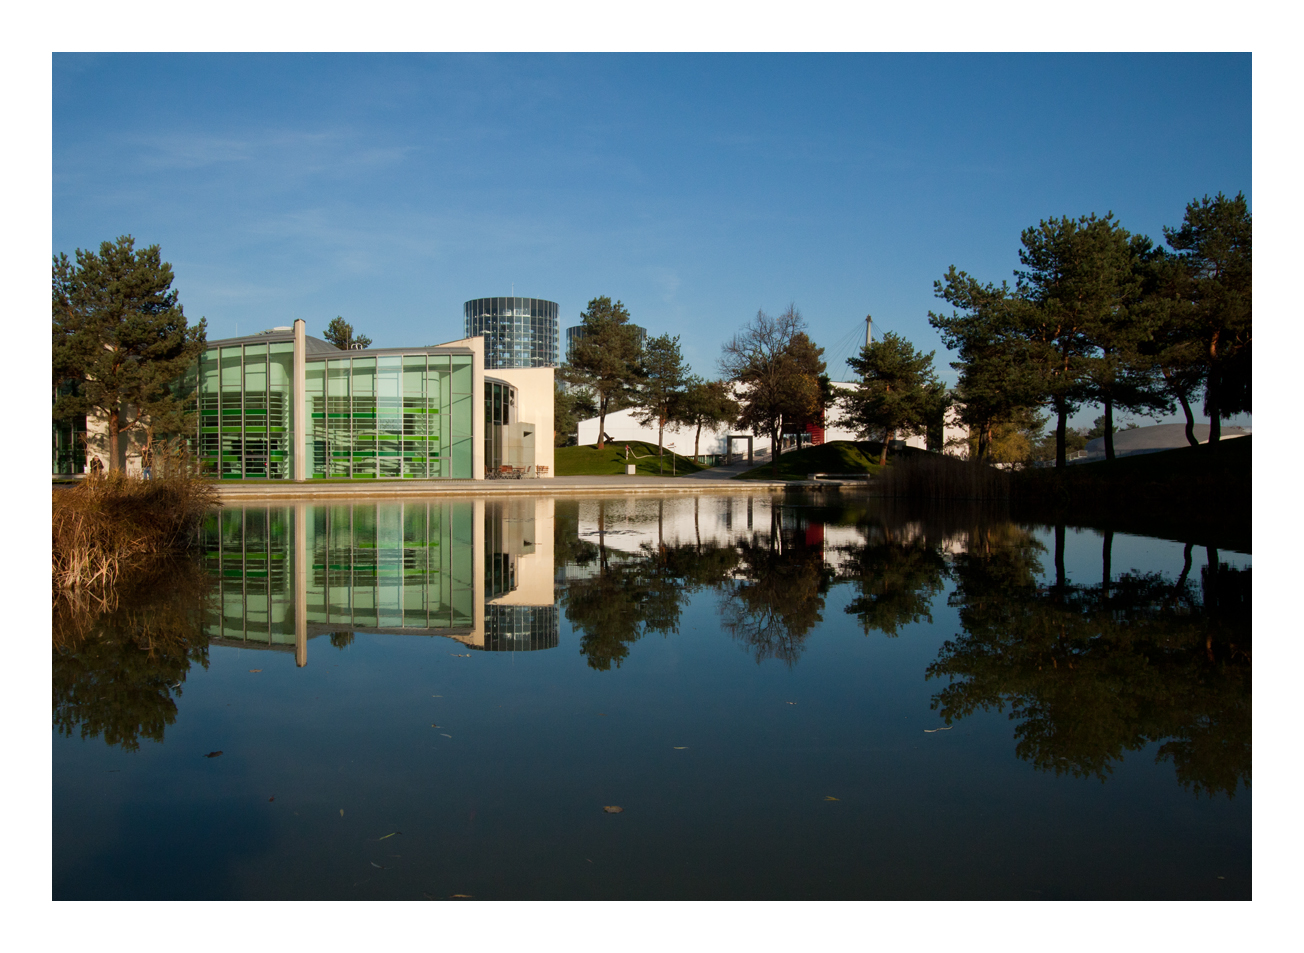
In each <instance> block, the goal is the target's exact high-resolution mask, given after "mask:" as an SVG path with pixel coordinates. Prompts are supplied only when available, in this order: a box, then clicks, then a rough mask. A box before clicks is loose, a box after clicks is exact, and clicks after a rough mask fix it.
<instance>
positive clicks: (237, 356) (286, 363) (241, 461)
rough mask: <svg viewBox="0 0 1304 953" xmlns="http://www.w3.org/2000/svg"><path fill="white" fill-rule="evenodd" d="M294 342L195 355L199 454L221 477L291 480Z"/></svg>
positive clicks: (214, 349) (211, 469)
mask: <svg viewBox="0 0 1304 953" xmlns="http://www.w3.org/2000/svg"><path fill="white" fill-rule="evenodd" d="M293 381H294V343H293V342H291V341H279V342H271V343H268V344H244V345H235V346H234V347H223V348H211V349H210V350H208V351H205V352H204V353H203V355H201V356H200V359H199V442H198V446H199V459H200V463H201V464H202V465H203V466H204V468H205V469H206V470H208V471H209V472H211V473H215V474H216V475H218V476H220V477H221V478H222V479H226V480H239V479H271V480H288V479H292V478H293V476H294V473H293V452H294V450H293V447H294V418H293V412H294V410H293V400H292V397H291V394H292V390H293Z"/></svg>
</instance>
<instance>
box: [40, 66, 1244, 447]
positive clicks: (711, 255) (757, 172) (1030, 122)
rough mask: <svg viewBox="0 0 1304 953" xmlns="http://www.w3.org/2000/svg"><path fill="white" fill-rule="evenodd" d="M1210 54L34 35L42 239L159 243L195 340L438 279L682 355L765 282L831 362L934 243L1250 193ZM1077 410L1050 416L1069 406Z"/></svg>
mask: <svg viewBox="0 0 1304 953" xmlns="http://www.w3.org/2000/svg"><path fill="white" fill-rule="evenodd" d="M1251 119H1252V113H1251V61H1250V56H1249V55H1248V54H1237V55H1222V54H1219V55H1174V54H1160V55H1119V54H1114V55H1099V56H1096V55H1045V56H1042V55H1011V56H998V55H983V54H972V55H950V56H946V55H937V56H933V55H929V56H922V55H921V56H916V55H897V54H892V55H721V56H703V55H668V56H659V55H631V56H618V55H610V56H609V55H571V56H523V55H507V56H495V55H447V56H407V55H404V56H362V55H338V56H309V55H239V56H217V55H195V56H171V55H167V56H165V55H141V56H137V55H105V56H82V55H63V54H59V55H55V56H54V59H53V228H52V234H53V248H52V251H53V252H56V253H57V252H60V251H62V252H67V253H69V254H71V253H72V251H73V249H74V248H77V247H92V246H96V245H98V243H99V242H101V241H103V240H105V239H111V238H114V237H116V236H118V235H121V234H124V233H130V234H132V235H134V236H135V237H136V239H137V241H138V242H139V243H144V244H153V243H157V244H159V245H161V246H162V250H163V254H164V257H165V258H166V259H167V260H168V261H170V262H172V264H173V266H174V269H175V271H176V287H177V288H178V290H179V292H180V294H181V300H182V303H183V305H184V306H185V309H186V313H187V315H189V316H191V317H192V318H198V317H200V316H205V317H207V319H208V323H209V337H210V338H220V337H228V336H231V335H234V334H236V333H237V332H239V333H248V332H250V331H256V330H262V329H263V328H267V327H271V326H273V325H278V324H286V323H289V321H290V320H292V319H293V318H303V319H305V320H306V321H307V322H308V329H309V333H313V334H320V333H321V331H322V330H323V329H324V327H325V325H326V323H327V322H328V321H329V320H330V319H331V318H333V317H334V316H335V315H337V314H340V315H343V316H344V317H345V318H346V319H348V320H349V321H350V322H352V323H353V324H354V326H355V327H356V328H358V329H359V330H361V331H363V332H365V333H367V334H369V335H370V336H371V337H372V338H374V339H375V341H376V343H377V344H379V345H403V344H432V343H437V342H442V341H446V340H451V339H453V338H457V337H459V336H461V334H462V318H461V314H462V310H461V306H462V302H463V301H464V300H466V299H468V298H473V297H482V296H491V295H505V294H509V293H510V292H511V289H512V288H513V286H514V288H515V291H516V293H517V294H521V295H530V296H535V297H540V298H549V299H551V300H554V301H557V302H559V303H560V305H561V313H562V326H563V327H566V326H569V325H571V324H575V323H578V319H579V314H580V312H581V311H582V310H583V308H584V306H585V304H586V303H587V301H588V300H589V299H590V298H592V297H594V296H596V295H610V296H611V297H613V298H620V299H621V300H623V301H624V303H625V304H626V306H627V307H628V308H629V310H630V311H631V313H632V314H633V316H634V320H635V321H636V322H637V323H639V324H641V325H643V326H645V327H646V328H648V330H649V332H650V333H652V334H659V333H664V332H669V333H671V334H678V335H680V336H681V344H682V347H683V351H684V354H685V357H686V358H687V359H688V361H689V362H690V363H691V364H692V366H693V369H694V370H695V371H697V372H699V373H702V374H704V375H707V376H713V375H714V374H715V373H716V360H717V358H718V355H719V352H720V346H721V344H722V343H723V342H724V341H725V340H726V339H728V337H729V336H730V335H732V334H733V333H734V332H735V331H736V330H738V329H739V328H741V327H742V326H743V325H744V324H745V323H746V322H747V321H748V320H750V319H751V318H752V317H753V316H754V315H755V313H756V311H757V309H758V308H764V309H765V310H767V311H770V312H772V313H773V312H777V311H780V310H782V309H783V308H784V307H785V306H786V305H787V304H788V303H789V302H795V303H796V305H797V307H798V308H799V309H800V310H801V312H802V314H803V315H804V316H805V318H806V319H807V321H808V323H809V326H810V331H811V334H812V336H813V337H814V339H815V340H816V342H817V343H818V344H820V345H822V346H823V347H824V348H825V349H826V357H827V358H828V359H829V364H830V373H831V374H832V375H833V376H834V377H835V378H836V377H846V376H847V372H846V368H845V365H843V364H842V363H841V361H842V359H843V358H845V356H846V355H847V353H849V352H850V350H851V348H852V347H853V346H854V344H855V343H856V337H857V335H858V334H863V326H864V325H863V319H864V316H865V315H866V314H867V313H872V314H873V315H874V319H875V327H876V329H879V330H893V331H896V332H898V333H900V334H902V335H904V336H905V337H907V338H909V339H910V340H911V341H913V342H914V343H915V344H916V345H917V346H919V347H920V348H922V349H924V350H932V349H937V351H938V359H937V363H938V367H939V371H940V372H941V373H942V375H943V377H944V378H946V379H947V380H949V381H953V380H954V371H952V370H951V369H950V368H949V367H948V366H947V362H948V360H949V359H950V358H949V356H948V355H947V354H946V352H945V351H944V350H943V349H942V347H941V343H940V341H939V340H938V338H937V335H936V333H935V332H934V331H933V330H932V329H931V328H930V327H929V326H928V323H927V315H928V311H929V310H930V309H932V310H938V309H940V308H943V307H944V303H943V302H940V301H939V300H937V299H936V298H934V297H933V288H932V285H933V281H934V280H935V279H937V278H938V277H940V276H941V275H942V273H943V272H944V271H945V270H946V268H947V266H948V265H951V264H955V265H956V266H957V267H959V268H962V269H964V270H967V271H969V272H970V273H972V274H975V275H976V276H978V277H980V278H982V279H984V280H996V281H999V280H1001V279H1006V278H1010V277H1011V272H1012V270H1013V269H1014V268H1015V267H1017V264H1018V260H1017V251H1018V242H1019V233H1020V231H1021V230H1022V229H1023V228H1026V227H1028V226H1030V225H1034V224H1036V223H1037V222H1038V221H1039V220H1041V219H1043V218H1047V217H1057V216H1060V215H1071V216H1077V215H1082V214H1086V213H1090V212H1096V213H1099V214H1103V213H1105V212H1107V211H1111V210H1112V211H1113V212H1114V213H1115V214H1116V215H1117V216H1118V218H1119V219H1120V220H1121V222H1122V223H1123V225H1124V226H1125V227H1126V228H1128V229H1130V230H1132V231H1134V232H1143V233H1145V234H1148V235H1150V236H1151V237H1152V238H1154V239H1156V240H1161V239H1162V228H1163V226H1165V225H1170V226H1172V225H1177V224H1178V223H1180V221H1181V218H1182V213H1183V209H1184V208H1185V205H1186V203H1187V202H1189V201H1190V200H1192V199H1193V198H1196V197H1198V196H1201V195H1204V194H1206V193H1209V194H1213V193H1216V192H1218V191H1220V190H1221V191H1223V192H1226V193H1228V194H1235V193H1236V192H1238V191H1244V192H1245V194H1246V196H1247V197H1248V198H1249V199H1250V200H1251V207H1252V202H1253V193H1252V190H1251ZM1095 413H1096V411H1094V410H1092V411H1086V412H1084V413H1083V414H1080V415H1079V420H1083V419H1085V421H1086V422H1089V421H1090V419H1091V417H1092V416H1094V415H1095Z"/></svg>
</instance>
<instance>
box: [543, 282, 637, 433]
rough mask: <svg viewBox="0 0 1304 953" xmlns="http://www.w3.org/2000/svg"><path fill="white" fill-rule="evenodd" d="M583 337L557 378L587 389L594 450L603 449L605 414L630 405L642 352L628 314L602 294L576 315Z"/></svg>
mask: <svg viewBox="0 0 1304 953" xmlns="http://www.w3.org/2000/svg"><path fill="white" fill-rule="evenodd" d="M580 326H581V327H582V328H583V329H584V333H583V335H582V336H581V337H580V339H579V340H578V341H576V342H575V345H574V347H573V348H572V349H571V355H570V359H569V360H568V361H567V363H566V364H565V365H564V366H563V367H562V371H561V374H560V375H559V376H560V377H561V378H562V380H564V381H566V382H567V383H568V384H575V385H578V386H580V387H585V388H587V389H588V390H590V391H591V392H592V393H593V395H594V397H595V398H596V400H597V402H598V445H597V446H598V449H599V450H601V449H602V448H603V447H605V446H606V438H607V431H606V427H607V414H609V413H612V412H614V411H616V410H619V409H620V408H621V407H626V406H629V404H631V403H632V402H633V401H634V399H635V397H636V395H637V394H638V386H639V383H640V382H641V381H642V379H643V363H642V361H643V353H642V348H641V347H640V346H639V334H638V329H637V328H635V327H634V326H633V325H632V324H630V323H629V311H627V310H626V309H625V306H624V305H623V304H622V303H621V302H619V301H617V302H616V303H615V304H612V303H611V299H610V298H608V297H606V296H605V295H604V296H602V297H599V298H594V299H593V300H591V301H590V302H589V306H588V307H587V308H585V309H584V311H583V312H581V314H580Z"/></svg>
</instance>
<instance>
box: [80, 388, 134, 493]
mask: <svg viewBox="0 0 1304 953" xmlns="http://www.w3.org/2000/svg"><path fill="white" fill-rule="evenodd" d="M135 414H136V408H135V407H134V406H132V405H130V404H128V405H127V406H126V407H125V408H124V409H123V412H122V415H123V417H124V418H125V419H130V418H131V417H134V416H135ZM144 449H145V431H144V430H143V429H141V428H139V427H136V428H133V429H132V430H129V431H127V432H126V433H121V434H118V467H119V468H120V469H122V470H123V471H125V472H126V473H130V474H133V475H136V476H139V475H140V472H141V471H140V460H141V455H142V453H143V451H144ZM92 457H99V460H100V463H101V464H102V465H103V466H104V469H105V471H108V469H109V418H108V417H107V416H105V415H104V414H102V413H101V414H87V415H86V463H87V465H89V464H90V462H91V458H92Z"/></svg>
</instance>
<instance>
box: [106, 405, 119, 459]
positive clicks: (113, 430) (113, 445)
mask: <svg viewBox="0 0 1304 953" xmlns="http://www.w3.org/2000/svg"><path fill="white" fill-rule="evenodd" d="M119 419H120V418H119V416H118V411H117V410H116V409H115V410H112V411H110V412H109V466H108V472H110V473H112V472H113V471H114V470H116V469H118V423H119Z"/></svg>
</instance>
